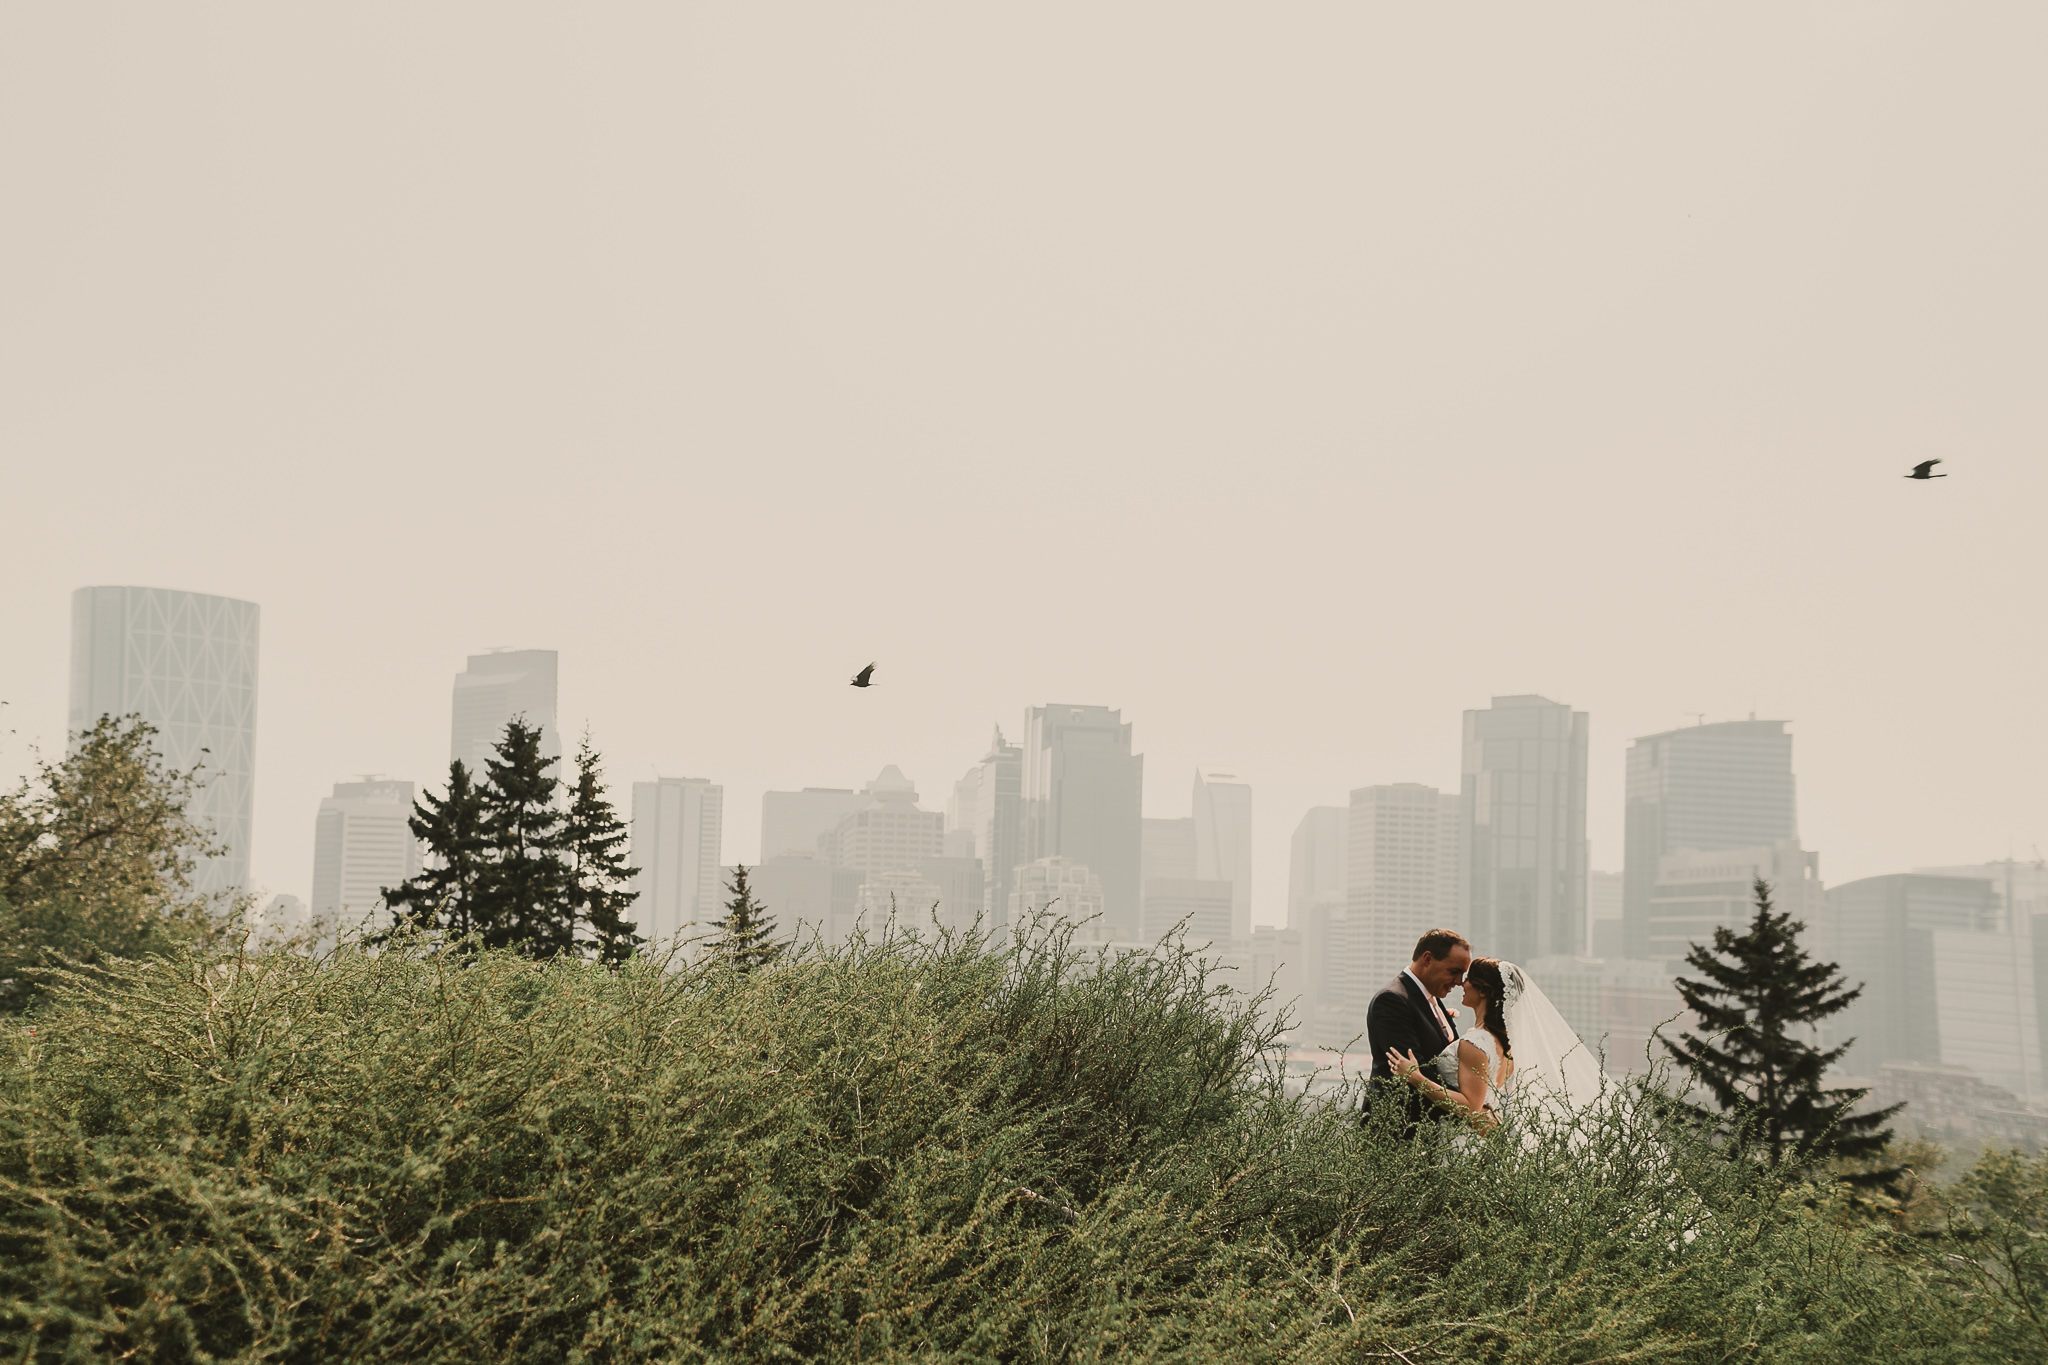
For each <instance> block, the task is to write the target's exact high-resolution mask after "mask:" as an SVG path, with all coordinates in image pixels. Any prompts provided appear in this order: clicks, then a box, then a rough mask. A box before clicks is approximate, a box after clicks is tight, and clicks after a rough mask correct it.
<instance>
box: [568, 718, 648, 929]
mask: <svg viewBox="0 0 2048 1365" xmlns="http://www.w3.org/2000/svg"><path fill="white" fill-rule="evenodd" d="M599 763H600V759H599V758H598V754H597V751H596V750H594V749H592V748H591V747H590V736H589V735H588V734H587V733H586V734H585V735H584V736H583V745H582V747H581V748H579V749H578V750H577V751H576V782H575V785H574V786H573V787H571V788H570V791H569V818H568V822H567V824H566V825H565V826H564V828H563V831H562V842H563V844H564V845H565V846H566V847H567V849H568V851H569V882H570V895H571V904H570V913H571V915H572V916H573V917H574V918H575V919H576V920H578V921H580V922H581V923H582V924H583V926H584V928H585V931H586V933H587V935H588V937H586V938H585V939H584V940H583V941H582V946H585V947H588V948H590V949H591V950H593V951H594V952H595V954H596V956H597V960H598V961H599V962H602V963H604V964H605V965H606V966H608V967H616V966H618V965H619V964H620V963H622V962H624V961H625V960H626V959H627V958H629V957H631V956H632V955H633V950H634V949H635V948H638V947H639V946H640V945H641V944H643V943H645V942H646V941H647V940H646V939H644V938H642V937H640V936H639V935H638V934H637V933H635V932H634V930H635V928H636V927H637V926H636V925H634V924H633V923H632V922H631V921H630V920H628V919H626V917H625V911H626V909H627V907H629V906H630V905H632V903H633V901H634V900H635V899H636V898H637V897H638V896H639V894H640V893H639V892H638V891H634V890H632V889H631V887H630V886H629V885H628V884H629V883H630V882H631V881H632V880H633V877H634V875H635V874H637V873H638V872H639V871H640V869H639V868H637V867H628V866H626V854H625V845H626V841H627V838H628V835H627V829H626V823H625V821H623V820H621V819H619V815H618V811H617V810H616V809H615V808H614V807H613V806H612V803H611V800H610V798H609V797H607V796H606V795H605V790H604V775H603V773H602V771H601V770H600V768H599Z"/></svg>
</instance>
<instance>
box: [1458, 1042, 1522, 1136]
mask: <svg viewBox="0 0 2048 1365" xmlns="http://www.w3.org/2000/svg"><path fill="white" fill-rule="evenodd" d="M1514 1036H1515V1035H1514V1033H1513V1031H1512V1030H1511V1031H1510V1032H1509V1033H1508V1037H1510V1038H1512V1037H1514ZM1458 1041H1459V1042H1460V1043H1470V1044H1472V1046H1474V1047H1476V1048H1478V1049H1479V1050H1480V1051H1481V1052H1483V1053H1485V1054H1486V1069H1485V1074H1486V1107H1487V1108H1488V1109H1491V1110H1492V1111H1493V1116H1494V1117H1495V1118H1498V1119H1505V1118H1507V1116H1508V1104H1509V1103H1510V1101H1511V1100H1512V1099H1513V1093H1512V1092H1513V1090H1514V1088H1515V1071H1516V1069H1517V1068H1516V1065H1515V1064H1514V1063H1511V1062H1509V1061H1508V1059H1507V1058H1505V1057H1503V1056H1501V1055H1500V1040H1499V1039H1498V1038H1496V1037H1494V1036H1493V1035H1492V1034H1491V1033H1488V1032H1487V1031H1486V1030H1485V1029H1483V1028H1476V1029H1473V1030H1472V1031H1471V1032H1470V1033H1466V1034H1462V1035H1460V1036H1459V1038H1458Z"/></svg>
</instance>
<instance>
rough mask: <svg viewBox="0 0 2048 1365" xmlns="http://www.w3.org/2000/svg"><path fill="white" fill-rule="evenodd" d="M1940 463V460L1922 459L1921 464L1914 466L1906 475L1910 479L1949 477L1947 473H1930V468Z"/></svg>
mask: <svg viewBox="0 0 2048 1365" xmlns="http://www.w3.org/2000/svg"><path fill="white" fill-rule="evenodd" d="M1940 463H1941V461H1940V460H1922V461H1921V462H1920V463H1919V464H1916V465H1914V466H1913V472H1912V473H1910V474H1908V475H1906V477H1907V478H1909V479H1945V478H1947V477H1948V475H1946V474H1930V473H1928V471H1929V470H1931V469H1933V468H1934V467H1935V466H1936V465H1938V464H1940Z"/></svg>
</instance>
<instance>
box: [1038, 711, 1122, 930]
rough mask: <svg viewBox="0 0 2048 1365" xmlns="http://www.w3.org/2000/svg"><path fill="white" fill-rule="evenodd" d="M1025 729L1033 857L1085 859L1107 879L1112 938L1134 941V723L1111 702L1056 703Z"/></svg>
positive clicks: (1105, 902)
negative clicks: (1124, 717)
mask: <svg viewBox="0 0 2048 1365" xmlns="http://www.w3.org/2000/svg"><path fill="white" fill-rule="evenodd" d="M1024 728H1025V736H1024V797H1025V802H1026V805H1025V811H1026V818H1027V821H1028V826H1027V827H1028V829H1029V830H1030V848H1029V851H1030V853H1031V856H1032V858H1033V859H1034V860H1038V859H1044V858H1052V857H1060V858H1066V859H1068V860H1070V861H1072V862H1077V863H1081V864H1084V865H1085V866H1086V867H1087V868H1088V870H1089V871H1090V872H1091V873H1092V874H1093V875H1094V876H1096V877H1097V878H1099V879H1100V881H1101V884H1102V904H1103V915H1104V918H1105V920H1106V922H1107V924H1108V928H1109V934H1108V937H1110V938H1113V939H1117V940H1119V941H1132V940H1135V939H1136V938H1137V937H1138V935H1139V931H1140V924H1139V915H1140V891H1139V862H1140V849H1141V846H1142V838H1141V834H1140V830H1141V828H1142V825H1141V821H1142V819H1143V817H1142V815H1141V814H1140V802H1141V800H1142V797H1143V793H1144V785H1145V758H1144V755H1142V754H1137V753H1133V752H1132V750H1131V727H1130V725H1129V724H1127V723H1126V722H1125V721H1124V720H1123V718H1122V713H1121V712H1119V711H1116V710H1112V709H1111V708H1109V707H1106V706H1068V705H1052V706H1034V707H1032V708H1031V709H1030V710H1029V711H1027V712H1026V713H1025V718H1024ZM1011 899H1012V901H1013V902H1014V901H1015V899H1016V898H1015V897H1014V896H1012V898H1011Z"/></svg>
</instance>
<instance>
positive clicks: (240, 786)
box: [66, 588, 257, 894]
mask: <svg viewBox="0 0 2048 1365" xmlns="http://www.w3.org/2000/svg"><path fill="white" fill-rule="evenodd" d="M256 639H257V607H256V604H255V603H254V602H241V601H237V600H236V599H234V598H232V597H213V596H210V595H208V594H206V593H200V592H177V591H174V590H172V589H170V588H80V589H79V590H78V591H76V592H74V593H72V594H71V707H70V715H69V718H68V720H67V721H66V728H67V729H68V730H69V732H70V733H71V735H72V736H74V737H75V736H76V735H77V734H78V733H79V732H80V731H81V730H89V729H91V728H92V726H93V725H94V724H95V723H96V722H97V721H98V720H99V718H100V717H101V716H125V715H128V714H129V713H131V712H134V713H137V714H139V715H141V717H142V718H143V719H144V720H146V721H148V722H149V723H150V724H151V725H154V726H155V727H156V730H157V748H158V750H159V751H160V752H161V753H162V754H163V756H164V761H165V762H166V763H168V764H169V765H170V766H171V767H173V768H181V769H184V768H191V767H194V766H196V765H203V767H204V771H203V772H202V773H201V776H202V778H203V779H205V782H206V785H205V787H204V788H203V789H202V790H201V791H200V792H199V794H198V796H197V798H196V799H195V800H194V802H193V807H192V814H193V815H194V816H195V817H197V818H198V819H200V820H202V821H204V822H205V823H207V824H210V825H211V826H212V828H213V830H214V832H215V833H216V834H218V835H219V836H220V839H221V841H222V842H223V843H225V844H226V845H227V850H226V852H224V853H222V854H221V855H220V856H218V857H214V858H207V859H205V860H203V861H201V862H200V864H199V867H198V869H197V872H196V875H195V878H194V880H195V882H196V883H197V885H198V887H199V889H200V890H201V891H203V892H207V893H209V894H211V893H213V892H218V891H229V890H238V889H240V888H242V887H244V886H247V885H248V883H249V831H250V826H251V823H252V821H253V818H254V814H255V805H256Z"/></svg>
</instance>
